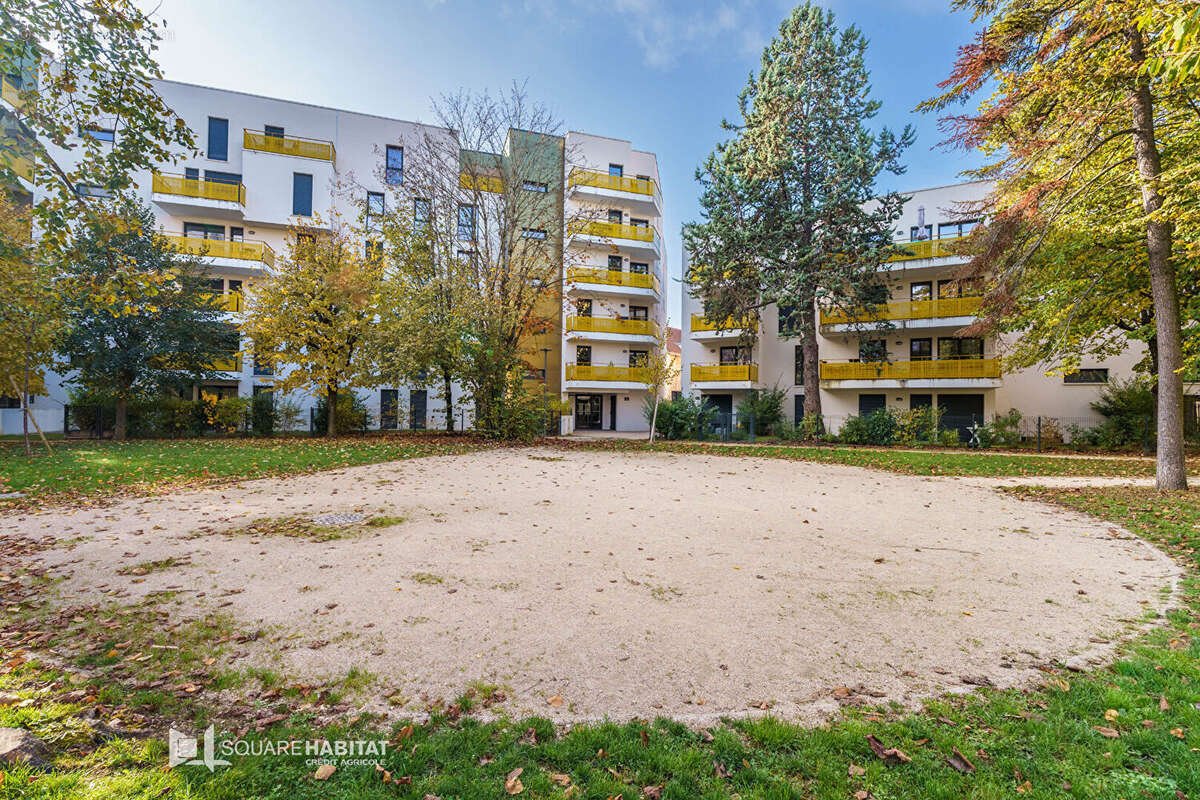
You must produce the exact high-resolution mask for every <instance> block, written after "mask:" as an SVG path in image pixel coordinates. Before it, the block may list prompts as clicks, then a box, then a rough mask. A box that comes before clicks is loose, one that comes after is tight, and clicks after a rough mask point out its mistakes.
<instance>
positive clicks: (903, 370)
mask: <svg viewBox="0 0 1200 800" xmlns="http://www.w3.org/2000/svg"><path fill="white" fill-rule="evenodd" d="M999 377H1000V361H999V359H995V358H942V359H938V360H936V361H892V362H883V361H845V362H831V361H822V362H821V380H823V381H855V380H859V381H862V380H865V381H871V380H922V379H931V378H999Z"/></svg>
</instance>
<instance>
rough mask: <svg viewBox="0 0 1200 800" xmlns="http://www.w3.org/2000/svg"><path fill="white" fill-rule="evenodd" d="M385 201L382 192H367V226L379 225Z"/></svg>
mask: <svg viewBox="0 0 1200 800" xmlns="http://www.w3.org/2000/svg"><path fill="white" fill-rule="evenodd" d="M384 205H385V201H384V198H383V193H382V192H367V227H368V228H370V227H372V226H373V225H378V222H379V220H380V219H381V218H382V217H383V210H384Z"/></svg>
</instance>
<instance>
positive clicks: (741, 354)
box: [721, 346, 750, 364]
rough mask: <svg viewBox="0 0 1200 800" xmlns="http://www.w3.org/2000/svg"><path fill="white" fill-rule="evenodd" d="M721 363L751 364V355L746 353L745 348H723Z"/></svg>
mask: <svg viewBox="0 0 1200 800" xmlns="http://www.w3.org/2000/svg"><path fill="white" fill-rule="evenodd" d="M721 363H722V364H749V363H750V354H749V353H747V352H746V348H744V347H736V346H735V347H722V348H721Z"/></svg>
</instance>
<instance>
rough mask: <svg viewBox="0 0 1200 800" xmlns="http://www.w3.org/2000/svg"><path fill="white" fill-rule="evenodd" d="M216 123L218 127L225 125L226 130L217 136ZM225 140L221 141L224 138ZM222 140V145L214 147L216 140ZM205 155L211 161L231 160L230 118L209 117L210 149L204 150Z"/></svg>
mask: <svg viewBox="0 0 1200 800" xmlns="http://www.w3.org/2000/svg"><path fill="white" fill-rule="evenodd" d="M214 124H215V128H216V129H220V128H221V127H222V126H224V130H223V131H222V132H221V133H220V134H219V135H217V136H214V135H213V134H214V132H215V130H214ZM222 139H223V141H220V140H222ZM218 141H220V147H219V148H218V149H216V150H214V149H213V144H214V142H218ZM204 155H205V157H207V158H208V159H209V160H211V161H228V160H229V120H228V119H225V118H224V117H209V118H208V149H207V150H205V152H204Z"/></svg>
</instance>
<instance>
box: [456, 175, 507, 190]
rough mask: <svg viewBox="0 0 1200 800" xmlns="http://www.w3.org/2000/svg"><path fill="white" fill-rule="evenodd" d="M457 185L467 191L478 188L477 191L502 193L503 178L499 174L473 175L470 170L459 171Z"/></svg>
mask: <svg viewBox="0 0 1200 800" xmlns="http://www.w3.org/2000/svg"><path fill="white" fill-rule="evenodd" d="M458 186H459V188H460V189H466V190H467V191H468V192H473V191H476V189H478V191H481V192H489V193H491V194H504V179H503V178H501V177H500V176H499V175H474V174H472V173H470V172H460V173H459V175H458Z"/></svg>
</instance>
